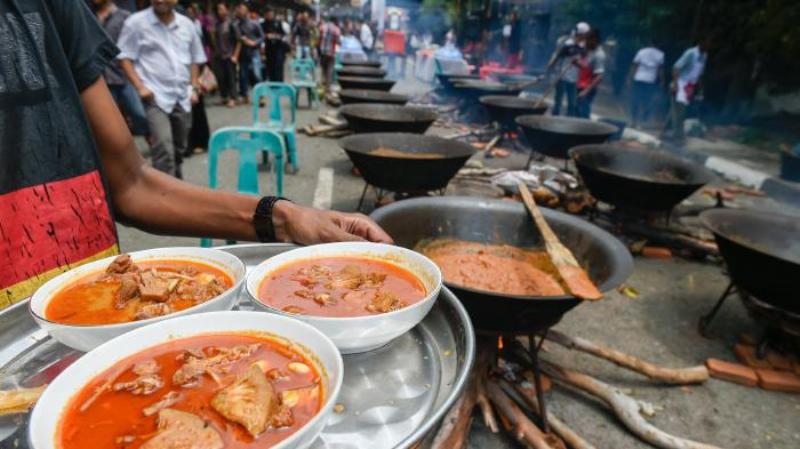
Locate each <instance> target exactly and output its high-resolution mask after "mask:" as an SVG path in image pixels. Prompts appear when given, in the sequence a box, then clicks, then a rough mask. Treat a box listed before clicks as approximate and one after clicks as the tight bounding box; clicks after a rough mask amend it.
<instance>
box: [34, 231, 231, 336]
mask: <svg viewBox="0 0 800 449" xmlns="http://www.w3.org/2000/svg"><path fill="white" fill-rule="evenodd" d="M187 248H189V249H191V250H193V251H197V250H199V251H201V252H206V253H207V254H216V255H222V256H223V257H225V258H231V259H230V260H231V261H232V262H233V263H234V264H235V265H236V268H237V269H241V272H242V275H241V276H240V277H239V279H238V280H237V279H236V277H235V276H234V275H233V273H230V272H229V271H228V270H223V271H225V273H226V274H227V275H229V276H231V277H233V278H234V283H233V285H232V286H231V287H230V288H228V289H226V290H225V291H223V292H222V293H220V294H219V295H217V296H214V297H212V298H210V299H209V300H207V301H205V302H202V303H200V304H195V305H193V306H191V307H187V308H185V309H183V310H178V311H175V312H172V313H168V314H166V315H160V316H155V317H152V318H147V319H144V320H134V321H126V322H124V323H110V324H70V323H61V322H58V321H53V320H51V319H49V318H47V317H45V316H44V313H43V314H39V313H38V312H37V311H35V310H34V302H35V299H36V298H37V294H38V293H39V292H40V291H41V290H43V289H44V288H45V287H48V286H51V283H52V284H53V285H55V287H53V293H51V294H50V295H48V297H46V298H45V299H42V300H41V301H47V302H46V303H45V304H44V305H43V306H42V308H43V311H46V308H47V306H48V305H49V304H50V301H52V299H53V296H55V294H56V293H58V292H60V291H61V290H63V289H64V288H65V287H66V286H67V285H68V284H67V283H66V281H64V278H62V276H65V275H67V274H69V273H71V272H73V273H74V270H81V271H85V272H84V273H81V274H80V275H79V276H77V277H78V279H81V278H83V277H85V276H88V275H90V274H91V273H92V272H93V271H94V268H95V264H97V265H98V266H99V265H100V262H104V261H107V260H113V259H115V258H117V257H118V256H120V255H122V254H128V255H130V256H131V258H134V255H136V254H139V255H140V254H143V253H151V252H156V251H164V250H167V251H172V250H176V251H179V250H185V249H187ZM168 257H169V258H170V260H182V259H183V260H193V261H200V262H203V260H201V259H199V258H197V257H192V256H186V255H183V256H180V255H175V256H155V257H152V258H151V257H147V259H148V260H153V259H155V260H158V259H159V258H168ZM173 257H174V259H173ZM90 267H91V268H90ZM215 268H219V269H221V270H222V269H223V268H222V267H220V266H215ZM78 279H70V281H77V280H78ZM246 280H247V267H246V266H245V264H244V262H242V260H241V259H239V258H238V257H236V256H234V255H233V254H231V253H229V252H226V251H221V250H218V249H215V248H202V247H191V246H189V247H187V246H170V247H163V248H152V249H145V250H140V251H132V252H129V253H120V254H117V255H113V256H108V257H104V258H102V259H97V260H94V261H92V262H90V263H87V264H85V265H80V266H77V267H74V268H71V269H69V270H67V271H65V272H63V273H61V274H59V275H58V276H56V277H54V278H52V279H50V280H48V281H47V282H45V283H44V284H42V285H40V286H39V288H37V289H36V291H35V292H33V294H32V295H31V297H30V300H29V301H28V304H27V307H28V313H30V314H31V316H32V317H33V318H34V319H35V320H37V321H41V322H44V323H47V324H49V325H54V326H59V327H62V328H68V329H74V330H86V329H91V330H95V329H97V330H119V329H124V328H126V327H130V326H135V327H141V326H147V325H149V324H154V323H157V322H159V321H163V320H164V319H167V318H177V317H181V316H186V315H191V314H192V313H191V310H193V309H195V308H197V307H200V306H203V305H207V304H211V303H214V302H217V301H219V300H221V299H222V298H223V296H225V295H226V293H227V294H230V293H231V292H232V291H233V290H239V289H241V287H242V285H243V284H244V282H246ZM59 283H61V284H63V285H57V284H59Z"/></svg>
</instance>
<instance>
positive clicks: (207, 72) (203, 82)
mask: <svg viewBox="0 0 800 449" xmlns="http://www.w3.org/2000/svg"><path fill="white" fill-rule="evenodd" d="M198 81H199V82H200V88H201V89H203V93H211V92H214V91H216V90H217V87H218V83H217V77H216V76H214V72H212V71H211V69H210V68H208V66H207V65H205V66H203V70H202V71H201V72H200V79H199V80H198Z"/></svg>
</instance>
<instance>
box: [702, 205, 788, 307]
mask: <svg viewBox="0 0 800 449" xmlns="http://www.w3.org/2000/svg"><path fill="white" fill-rule="evenodd" d="M700 219H701V220H702V221H703V224H705V225H706V227H708V229H710V230H711V232H713V233H714V238H715V239H716V241H717V245H718V246H719V252H720V254H721V255H722V258H723V259H724V260H725V265H726V266H727V268H728V274H729V275H730V277H731V281H732V282H733V284H734V285H736V287H738V288H740V289H741V290H744V292H746V293H747V294H749V295H752V296H754V297H756V298H757V299H759V300H760V301H763V302H765V303H767V304H769V305H771V306H774V307H777V308H779V309H782V310H785V311H789V312H792V313H795V314H798V313H800V293H798V292H800V289H798V285H800V218H798V217H791V216H787V215H779V214H773V213H766V212H761V211H753V210H741V209H711V210H707V211H705V212H703V213H701V214H700Z"/></svg>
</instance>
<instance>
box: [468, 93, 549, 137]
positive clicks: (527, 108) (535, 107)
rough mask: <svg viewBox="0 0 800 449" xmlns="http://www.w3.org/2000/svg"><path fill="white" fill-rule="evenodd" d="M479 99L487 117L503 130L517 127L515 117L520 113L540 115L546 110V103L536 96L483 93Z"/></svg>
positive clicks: (511, 129) (512, 129)
mask: <svg viewBox="0 0 800 449" xmlns="http://www.w3.org/2000/svg"><path fill="white" fill-rule="evenodd" d="M479 101H480V102H481V104H482V105H483V107H484V108H486V111H487V112H488V113H489V117H490V118H491V119H492V120H494V121H495V122H497V123H498V124H499V125H500V127H501V128H502V129H503V130H504V131H514V130H516V129H517V122H515V121H514V120H516V118H517V117H519V116H521V115H542V114H544V113H545V112H547V107H548V106H547V103H545V102H541V103H540V102H539V99H538V98H522V97H512V96H508V95H485V96H483V97H480V98H479Z"/></svg>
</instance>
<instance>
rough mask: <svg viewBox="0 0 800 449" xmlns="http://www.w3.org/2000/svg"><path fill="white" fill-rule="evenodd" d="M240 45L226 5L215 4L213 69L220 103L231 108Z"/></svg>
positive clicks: (234, 99)
mask: <svg viewBox="0 0 800 449" xmlns="http://www.w3.org/2000/svg"><path fill="white" fill-rule="evenodd" d="M241 50H242V43H241V42H240V40H239V28H238V27H236V25H235V24H234V21H233V19H232V18H231V17H230V12H229V11H228V5H226V4H225V3H219V4H217V23H216V24H214V67H215V69H216V72H217V83H218V84H219V95H220V96H221V97H222V103H223V104H225V105H226V106H228V107H229V108H232V107H233V106H235V101H236V63H237V62H238V61H239V53H240V52H241Z"/></svg>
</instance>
